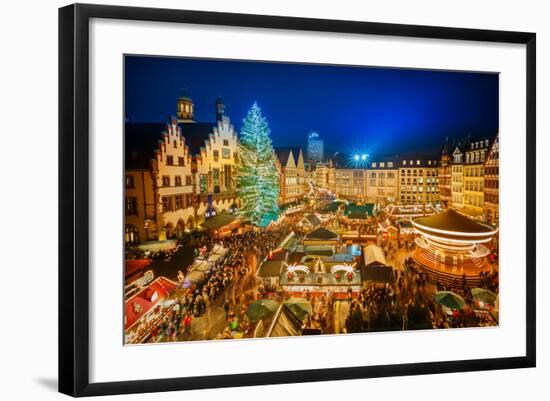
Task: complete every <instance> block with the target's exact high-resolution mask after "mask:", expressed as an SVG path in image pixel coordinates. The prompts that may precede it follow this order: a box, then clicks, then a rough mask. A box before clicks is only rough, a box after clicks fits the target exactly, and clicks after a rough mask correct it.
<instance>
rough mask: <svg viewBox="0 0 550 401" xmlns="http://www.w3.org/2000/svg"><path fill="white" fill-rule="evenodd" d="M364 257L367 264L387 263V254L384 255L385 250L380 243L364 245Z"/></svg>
mask: <svg viewBox="0 0 550 401" xmlns="http://www.w3.org/2000/svg"><path fill="white" fill-rule="evenodd" d="M363 257H364V258H365V266H368V265H371V264H379V265H386V256H384V251H383V250H382V248H380V247H379V246H378V245H375V244H369V245H367V246H366V247H364V248H363Z"/></svg>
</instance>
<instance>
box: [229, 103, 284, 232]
mask: <svg viewBox="0 0 550 401" xmlns="http://www.w3.org/2000/svg"><path fill="white" fill-rule="evenodd" d="M269 133H270V130H269V126H268V124H267V120H266V119H265V118H264V117H263V116H262V112H261V110H260V107H259V106H258V104H257V103H256V102H254V104H253V105H252V108H251V109H250V110H249V111H248V114H247V115H246V117H245V119H244V120H243V127H242V129H241V137H240V145H239V163H238V166H237V193H238V196H239V198H240V199H241V207H240V213H241V214H242V215H243V216H246V217H248V218H249V219H250V220H251V222H252V223H253V224H255V225H259V224H260V222H261V221H262V218H263V217H264V216H267V215H272V214H274V213H277V212H278V205H277V201H278V198H279V173H278V171H277V168H276V167H275V153H274V152H273V145H272V143H271V139H270V137H269Z"/></svg>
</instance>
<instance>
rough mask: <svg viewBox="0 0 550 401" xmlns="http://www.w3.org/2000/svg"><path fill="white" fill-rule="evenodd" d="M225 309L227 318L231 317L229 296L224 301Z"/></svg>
mask: <svg viewBox="0 0 550 401" xmlns="http://www.w3.org/2000/svg"><path fill="white" fill-rule="evenodd" d="M223 310H224V311H225V320H227V319H229V301H228V300H227V298H226V299H225V302H224V303H223Z"/></svg>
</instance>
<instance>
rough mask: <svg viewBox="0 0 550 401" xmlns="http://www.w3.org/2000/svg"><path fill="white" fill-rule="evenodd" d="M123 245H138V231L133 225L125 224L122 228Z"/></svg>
mask: <svg viewBox="0 0 550 401" xmlns="http://www.w3.org/2000/svg"><path fill="white" fill-rule="evenodd" d="M124 243H125V244H126V245H134V244H137V243H139V231H138V229H137V228H136V226H134V225H133V224H127V225H126V226H125V227H124Z"/></svg>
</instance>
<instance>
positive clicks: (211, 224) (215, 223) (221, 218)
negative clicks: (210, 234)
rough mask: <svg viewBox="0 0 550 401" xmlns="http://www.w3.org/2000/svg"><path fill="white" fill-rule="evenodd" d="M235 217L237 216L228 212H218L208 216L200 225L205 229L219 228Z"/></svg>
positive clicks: (231, 221) (229, 222)
mask: <svg viewBox="0 0 550 401" xmlns="http://www.w3.org/2000/svg"><path fill="white" fill-rule="evenodd" d="M236 219H237V216H235V215H233V214H229V213H220V214H218V215H216V216H214V217H211V218H209V219H208V220H206V221H205V222H204V223H202V226H203V227H204V228H206V229H207V230H219V229H220V228H222V227H225V226H228V225H229V224H231V223H233V222H234V221H235V220H236Z"/></svg>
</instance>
